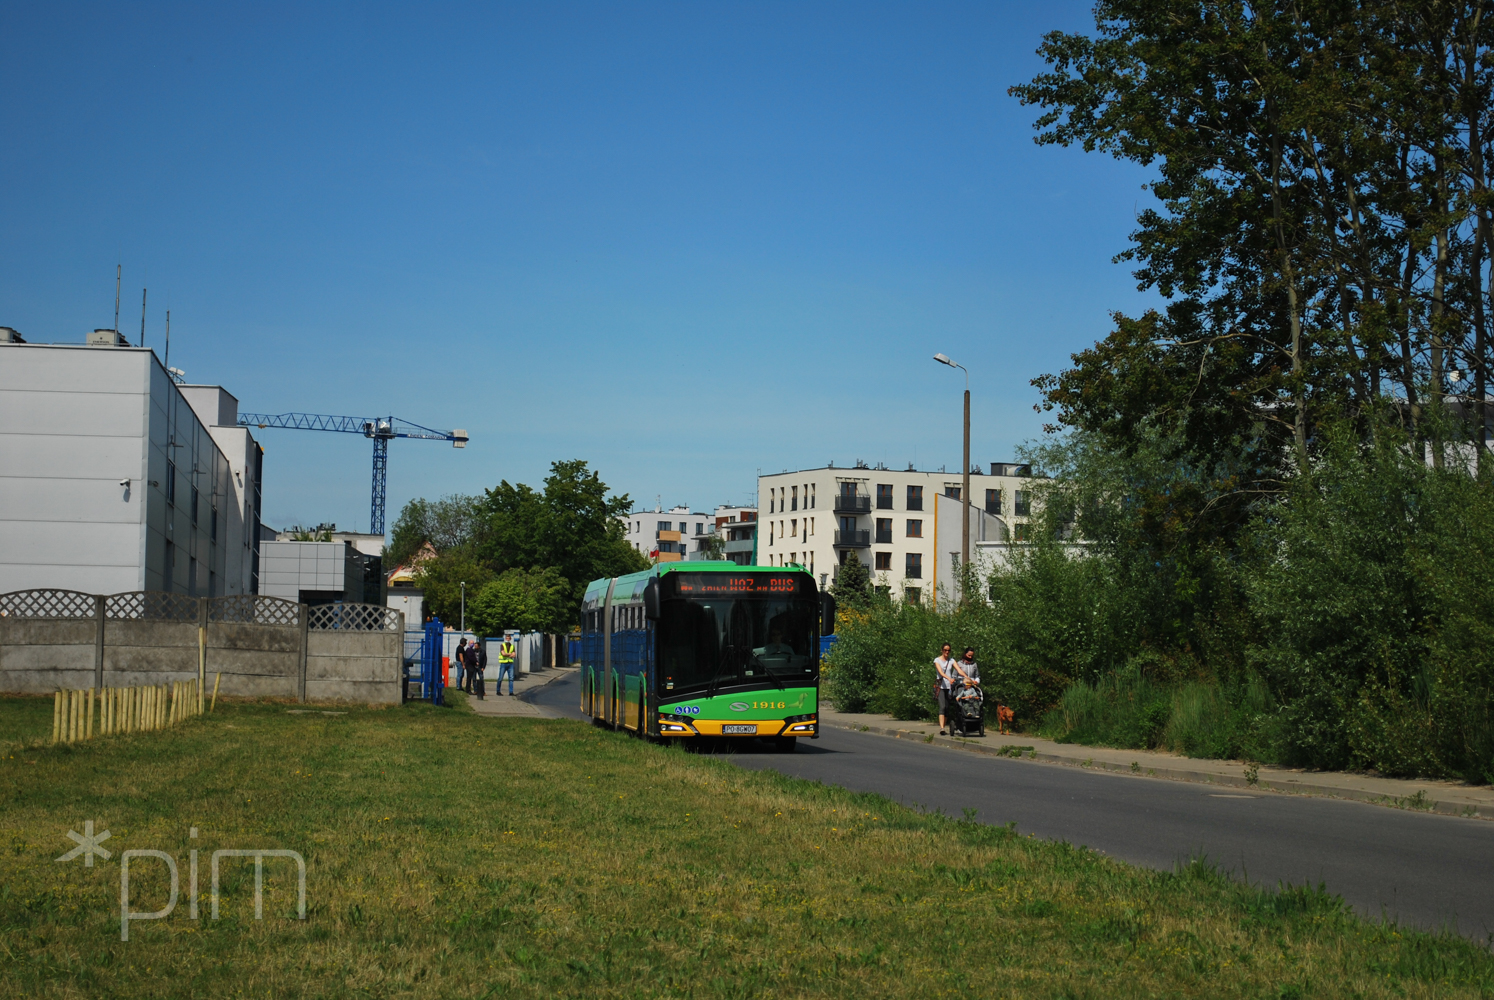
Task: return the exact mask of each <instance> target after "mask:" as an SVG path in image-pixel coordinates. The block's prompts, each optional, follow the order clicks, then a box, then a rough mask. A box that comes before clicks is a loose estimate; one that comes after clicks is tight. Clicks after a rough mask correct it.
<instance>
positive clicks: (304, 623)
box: [296, 604, 311, 701]
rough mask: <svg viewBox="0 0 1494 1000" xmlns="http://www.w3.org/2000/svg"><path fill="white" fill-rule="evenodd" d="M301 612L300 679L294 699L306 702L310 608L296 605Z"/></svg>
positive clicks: (304, 605)
mask: <svg viewBox="0 0 1494 1000" xmlns="http://www.w3.org/2000/svg"><path fill="white" fill-rule="evenodd" d="M297 607H298V608H299V609H300V611H301V663H300V671H299V673H300V677H299V681H298V683H297V685H296V697H297V698H298V699H299V700H301V701H305V700H306V637H307V633H309V632H310V630H311V607H310V606H309V605H306V604H300V605H297Z"/></svg>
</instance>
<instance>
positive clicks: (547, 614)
mask: <svg viewBox="0 0 1494 1000" xmlns="http://www.w3.org/2000/svg"><path fill="white" fill-rule="evenodd" d="M574 617H575V609H574V608H573V607H572V606H571V604H570V583H569V582H568V581H567V580H566V579H565V577H563V576H561V575H560V574H559V573H558V572H556V571H555V570H554V569H553V568H544V569H541V568H540V567H535V568H534V569H532V570H519V569H511V570H508V571H507V572H505V573H503V574H502V575H501V576H499V577H498V578H496V579H494V580H490V581H488V582H487V583H486V584H484V585H483V587H482V589H481V590H479V591H478V592H477V594H476V595H475V596H474V597H472V598H471V599H470V600H469V601H468V604H467V621H468V622H469V623H470V624H471V627H472V628H473V629H475V630H477V631H478V633H479V634H481V635H488V636H492V635H498V634H500V633H501V632H502V631H503V630H504V629H510V628H516V629H519V630H520V631H523V632H560V631H564V630H566V629H568V628H569V627H570V622H571V620H572V619H573V618H574Z"/></svg>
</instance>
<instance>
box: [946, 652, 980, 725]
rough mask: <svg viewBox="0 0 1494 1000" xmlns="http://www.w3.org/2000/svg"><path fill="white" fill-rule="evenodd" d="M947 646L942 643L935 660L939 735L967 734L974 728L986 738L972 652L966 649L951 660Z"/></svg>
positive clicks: (977, 673) (977, 672)
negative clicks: (950, 731) (949, 732)
mask: <svg viewBox="0 0 1494 1000" xmlns="http://www.w3.org/2000/svg"><path fill="white" fill-rule="evenodd" d="M949 653H950V646H949V643H947V642H946V643H945V644H944V646H943V648H942V649H941V650H940V652H939V656H938V657H937V658H936V659H935V660H934V670H935V671H936V672H937V673H938V675H939V676H938V682H937V694H938V696H939V735H940V736H944V735H946V734H947V733H948V731H949V730H951V729H959V730H960V731H961V732H962V733H966V734H968V733H969V731H970V730H971V729H972V728H974V729H978V731H979V733H980V735H982V736H984V735H985V719H984V717H983V716H984V713H983V712H982V706H983V704H984V702H985V693H984V692H983V691H982V690H981V687H980V666H979V665H978V664H977V663H976V662H975V650H974V649H972V648H971V647H969V646H966V647H965V653H964V655H963V656H961V657H960V658H959V659H958V660H955V659H951V658H950V655H949Z"/></svg>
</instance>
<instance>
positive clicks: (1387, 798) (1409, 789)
mask: <svg viewBox="0 0 1494 1000" xmlns="http://www.w3.org/2000/svg"><path fill="white" fill-rule="evenodd" d="M820 724H821V725H822V726H835V727H838V728H841V729H850V730H854V731H857V732H863V733H876V734H879V735H882V736H892V737H895V738H897V739H905V740H918V741H920V742H922V743H931V744H934V745H936V746H946V747H950V748H951V749H958V750H966V751H972V752H975V753H984V754H991V755H994V756H998V757H1012V758H1016V759H1021V760H1033V761H1045V762H1048V763H1053V764H1067V765H1070V766H1073V767H1086V768H1091V769H1093V770H1098V771H1112V772H1117V773H1121V774H1134V775H1140V776H1143V777H1150V778H1171V779H1173V780H1175V781H1197V782H1203V783H1206V784H1212V785H1220V786H1224V787H1230V788H1249V789H1260V790H1268V791H1273V792H1285V793H1288V794H1297V795H1325V796H1331V797H1333V798H1340V799H1352V800H1354V801H1356V802H1369V803H1373V804H1375V805H1384V806H1392V807H1395V808H1398V809H1417V810H1422V811H1424V812H1437V813H1444V814H1447V815H1451V816H1476V817H1478V818H1480V819H1494V788H1490V787H1489V786H1487V785H1464V784H1460V783H1458V782H1452V781H1408V780H1405V779H1402V778H1381V777H1376V776H1374V775H1369V774H1351V773H1347V772H1343V771H1303V770H1298V769H1293V768H1285V767H1274V766H1271V765H1267V764H1261V765H1258V766H1252V765H1247V764H1245V763H1242V762H1241V761H1235V760H1201V759H1198V758H1195V757H1181V756H1179V755H1177V754H1173V753H1161V752H1158V751H1155V750H1111V749H1107V748H1105V747H1084V746H1078V745H1076V744H1072V743H1054V742H1053V741H1052V740H1045V739H1041V738H1039V737H1036V736H1024V735H1008V736H998V735H996V733H995V731H994V730H993V729H987V730H986V735H985V736H984V737H980V738H970V739H966V738H963V737H958V736H940V735H939V727H938V726H937V725H936V724H935V723H932V722H903V721H899V720H896V719H893V718H891V717H890V716H886V715H869V714H850V713H846V712H834V711H828V710H826V706H825V705H824V704H823V703H822V704H821V711H820Z"/></svg>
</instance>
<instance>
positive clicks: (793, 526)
mask: <svg viewBox="0 0 1494 1000" xmlns="http://www.w3.org/2000/svg"><path fill="white" fill-rule="evenodd" d="M798 533H799V519H798V518H797V517H796V518H794V519H793V520H792V521H790V522H789V534H791V535H797V534H798Z"/></svg>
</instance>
